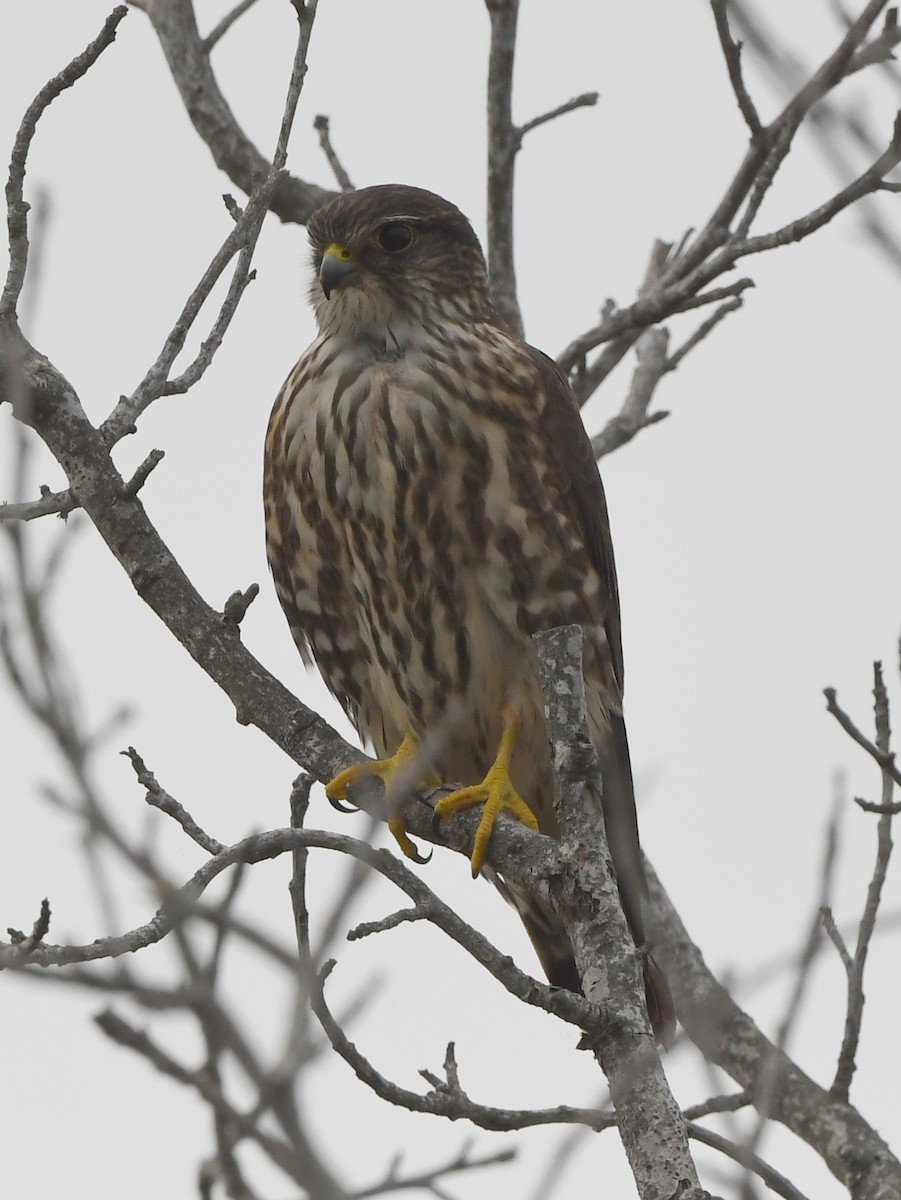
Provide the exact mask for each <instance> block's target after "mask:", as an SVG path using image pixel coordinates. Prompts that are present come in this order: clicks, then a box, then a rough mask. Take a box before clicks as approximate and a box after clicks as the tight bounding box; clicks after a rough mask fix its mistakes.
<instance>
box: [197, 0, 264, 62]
mask: <svg viewBox="0 0 901 1200" xmlns="http://www.w3.org/2000/svg"><path fill="white" fill-rule="evenodd" d="M256 2H257V0H241V2H240V4H236V5H235V7H234V8H233V9H232V10H231V12H227V13H226V14H225V16H224V17H223V18H222V20H221V21H220V22H219V23H218V25H214V26H213V28H212V29H211V30H210V32H209V33H208V34H207V35H206V37H205V38H204V39H203V49H204V51H205V52H206V53H207V54H209V53H210V51H211V50H212V49H213V47H214V46H215V45H216V43H217V42H218V41H219V40H220V39H221V38H222V37H224V36H225V34H226V33H228V31H229V29H231V27H232V25H234V23H235V21H237V20H238V18H239V17H243V16H244V14H245V13H246V12H247V10H248V9H250V8H253V6H254V5H255V4H256Z"/></svg>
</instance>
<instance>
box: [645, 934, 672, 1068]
mask: <svg viewBox="0 0 901 1200" xmlns="http://www.w3.org/2000/svg"><path fill="white" fill-rule="evenodd" d="M644 992H645V997H646V1000H647V1005H648V1016H649V1017H650V1018H651V1028H652V1029H653V1030H654V1036H655V1037H656V1038H657V1041H658V1042H659V1043H660V1045H661V1046H671V1045H672V1043H673V1039H674V1038H675V1036H676V1005H675V1003H674V1001H673V993H672V992H671V991H670V986H669V984H668V983H667V981H666V976H665V975H664V974H663V971H661V969H660V967H658V966H657V964H656V962H654V960H653V958H651V956H650V955H649V954H648V955H646V956H645V960H644Z"/></svg>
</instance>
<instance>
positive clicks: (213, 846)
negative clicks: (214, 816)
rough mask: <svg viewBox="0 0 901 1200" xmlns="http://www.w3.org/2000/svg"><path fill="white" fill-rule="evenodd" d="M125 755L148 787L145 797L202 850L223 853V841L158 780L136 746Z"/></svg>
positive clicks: (140, 780) (141, 781)
mask: <svg viewBox="0 0 901 1200" xmlns="http://www.w3.org/2000/svg"><path fill="white" fill-rule="evenodd" d="M121 753H122V754H123V756H124V757H125V758H127V759H129V761H130V762H131V765H132V767H134V772H135V775H137V777H138V783H140V785H141V786H142V787H143V788H146V789H147V795H146V796H145V797H144V799H145V800H146V801H147V803H148V804H150V805H152V807H153V808H158V809H159V810H160V812H164V813H165V814H166V816H167V817H172V819H173V820H174V821H177V822H178V824H179V825H180V826H181V827H182V829H183V830H184V831H185V833H186V834H187V835H188V837H189V838H190V839H191V841H193V842H196V843H197V845H198V846H200V848H201V849H202V850H205V851H206V852H207V854H212V855H216V854H221V853H222V851H223V850H224V849H225V846H224V845H223V844H222V842H218V841H216V839H215V838H214V837H210V835H209V834H208V833H207V832H206V831H205V830H203V829H201V828H200V826H199V825H198V824H197V822H196V821H195V820H194V818H193V817H192V816H191V814H190V813H189V812H188V810H187V809H186V808H185V807H184V806H183V805H181V804H179V802H178V801H177V800H176V799H175V797H174V796H170V795H169V793H168V792H167V791H166V790H165V789H164V788H162V787H160V785H159V783H158V782H157V779H156V776H155V775H154V774H153V772H152V771H149V770H148V769H147V767H146V765H145V763H144V760H143V758H141V756H140V754H138V752H137V750H135V748H134V746H129V747H128V749H127V750H123V751H122V752H121Z"/></svg>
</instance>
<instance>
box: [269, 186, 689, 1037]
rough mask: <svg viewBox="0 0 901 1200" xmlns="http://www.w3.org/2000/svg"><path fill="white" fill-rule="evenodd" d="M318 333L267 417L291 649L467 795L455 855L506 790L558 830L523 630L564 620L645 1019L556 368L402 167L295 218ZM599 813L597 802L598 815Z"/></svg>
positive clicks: (570, 420)
mask: <svg viewBox="0 0 901 1200" xmlns="http://www.w3.org/2000/svg"><path fill="white" fill-rule="evenodd" d="M309 236H310V242H311V244H312V248H313V267H314V271H315V276H314V280H313V284H312V288H311V293H310V296H311V301H312V305H313V308H314V309H315V313H316V319H317V322H318V326H319V336H318V337H317V338H316V340H315V341H314V342H313V344H312V345H311V346H310V347H309V349H308V350H307V351H306V353H305V354H304V355H303V357H302V358H301V359H300V361H299V362H298V364H297V366H296V367H295V368H294V370H293V371H292V372H291V373H290V375H289V376H288V378H287V380H286V382H285V384H284V386H283V387H282V390H281V392H280V393H279V396H278V399H277V400H276V402H275V407H274V408H273V411H272V416H271V418H270V422H269V429H268V432H267V437H266V453H265V469H264V499H265V515H266V537H267V550H268V556H269V564H270V567H271V570H272V574H273V577H274V580H275V585H276V589H277V591H278V596H279V600H280V601H281V605H282V608H283V609H284V612H285V615H286V617H287V619H288V623H289V625H290V627H291V632H292V634H293V636H294V640H295V642H296V644H297V647H298V649H299V650H300V653H301V655H302V656H303V658H304V660H305V661H306V662H307V663H308V664H310V663H311V662H312V661H313V660H315V662H316V664H317V665H318V667H319V669H320V671H321V672H322V675H323V677H324V679H325V681H326V684H327V685H328V687H329V689H330V690H331V691H332V693H333V694H334V695H335V696H336V697H337V699H338V700H339V701H340V703H341V705H342V706H343V708H344V710H345V712H346V713H347V714H348V716H349V717H350V719H351V721H352V722H353V723H354V725H355V727H356V729H357V730H358V732H359V733H360V735H361V737H363V738H364V739H366V740H367V741H368V742H370V743H371V744H372V746H373V748H374V750H375V752H376V755H377V756H378V757H377V761H375V762H370V763H366V764H362V765H358V766H353V767H349V768H348V769H347V770H346V771H343V772H342V773H341V774H340V775H338V776H337V777H336V778H335V779H333V780H332V781H331V782H330V783H329V784H328V785H327V788H326V792H327V794H328V796H329V797H330V799H332V800H333V801H336V802H339V801H341V800H342V799H344V797H345V795H346V791H347V788H348V787H349V786H350V785H352V783H353V782H354V780H355V779H358V778H359V777H360V775H361V774H365V773H367V772H368V773H375V774H377V775H379V776H380V777H381V778H382V779H383V780H384V781H385V785H386V788H387V790H388V798H389V813H390V819H389V825H390V827H391V830H392V832H393V833H394V835H395V837H396V838H397V840H398V843H399V844H400V846H401V849H402V850H403V851H404V853H405V854H407V855H408V856H409V857H413V858H416V857H417V851H416V847H415V846H414V844H413V842H412V841H411V840H410V838H409V837H408V836H407V834H406V832H405V829H404V824H403V821H402V819H401V817H400V816H399V814H398V813H397V811H396V805H395V806H394V808H393V811H392V806H391V793H392V783H393V784H394V785H395V788H394V790H395V793H396V792H397V790H398V780H403V781H405V783H406V786H407V788H409V786H410V784H411V783H414V782H415V783H422V782H424V781H430V782H438V781H455V782H459V783H461V784H462V785H463V787H462V789H461V790H458V791H456V792H454V793H452V794H451V795H448V796H445V797H443V798H442V799H441V800H440V801H439V802H438V804H437V807H436V815H437V819H439V820H440V819H441V818H443V817H446V816H448V815H449V814H450V813H452V812H455V811H457V810H458V809H460V808H466V807H470V806H476V805H480V806H482V816H481V820H480V824H479V827H478V831H477V834H476V838H475V843H474V846H473V851H472V868H473V874H478V873H479V872H480V870H481V869H482V866H483V863H485V856H486V850H487V847H488V843H489V840H490V836H491V831H492V828H493V825H494V821H495V819H496V817H497V816H498V814H499V813H501V812H506V813H509V814H511V815H512V816H514V817H515V818H516V819H518V820H519V821H521V822H522V823H523V824H525V825H527V826H529V827H530V828H532V829H538V830H540V831H541V832H542V833H545V834H548V835H550V836H551V837H554V836H556V833H557V828H556V822H555V816H554V808H553V803H552V798H553V780H552V774H551V760H550V751H549V747H548V735H547V728H546V725H545V720H544V712H543V707H542V698H541V692H540V689H539V685H538V676H537V666H536V657H535V650H534V647H533V642H532V635H533V634H535V633H536V632H538V631H540V630H545V629H551V628H554V627H555V626H559V625H569V624H579V625H581V627H582V629H583V633H584V672H585V685H586V697H587V702H588V710H589V723H590V733H591V737H592V740H593V742H594V745H595V748H596V750H597V753H598V756H599V761H600V765H601V773H602V782H603V820H604V823H605V828H606V832H607V838H608V842H609V845H610V851H611V856H612V859H613V864H614V867H615V870H616V875H617V881H618V885H619V891H620V896H621V899H622V904H623V909H624V912H625V915H626V919H627V921H628V924H629V928H630V930H631V933H632V936H633V938H634V940H635V943H636V945H637V946H638V948H639V950H641V951H642V952H643V958H644V967H645V972H644V973H645V985H646V989H645V990H646V992H647V997H648V1008H649V1013H650V1016H651V1019H652V1023H653V1024H654V1027H655V1031H656V1032H657V1035H658V1037H663V1038H665V1037H666V1036H667V1035H668V1034H669V1032H670V1030H671V1025H672V1002H671V998H670V996H669V992H668V988H667V986H666V983H665V980H664V979H663V977H662V975H661V973H660V972H659V969H657V968H656V967H655V965H654V963H653V960H651V959H650V958H648V956H647V954H646V952H645V950H644V944H645V934H644V920H643V914H642V907H643V904H644V902H645V899H646V895H647V884H646V881H645V876H644V868H643V866H642V860H641V851H640V848H639V842H638V825H637V819H636V814H635V800H634V794H633V788H632V772H631V767H630V762H629V749H628V743H627V741H626V729H625V725H624V723H623V716H622V694H623V662H622V645H621V638H620V613H619V599H618V595H617V585H616V570H615V566H614V561H613V548H612V544H611V540H610V531H609V526H608V520H607V507H606V502H605V499H604V491H603V487H602V484H601V479H600V476H599V474H598V470H597V464H596V462H595V459H594V455H593V453H592V449H591V442H590V440H589V438H588V436H587V434H586V432H585V429H584V426H583V424H582V419H581V416H580V414H579V410H578V406H577V404H576V401H575V398H574V396H573V393H572V390H571V389H570V386H569V383H568V381H567V379H566V377H565V375H564V374H563V373H562V372H561V371H560V370H559V368H558V367H557V366H556V364H555V363H554V362H553V361H552V360H551V359H550V358H548V357H547V356H546V355H544V354H542V353H541V352H540V351H538V350H535V349H534V348H533V347H531V346H529V345H527V344H526V343H525V342H523V341H522V340H521V339H520V338H518V337H516V336H515V335H514V334H513V333H512V332H511V331H510V329H509V328H508V327H507V326H506V324H505V323H504V321H503V320H502V318H501V317H500V316H499V315H498V313H497V311H496V309H495V307H494V305H493V303H492V300H491V295H490V290H489V283H488V273H487V269H486V265H485V260H484V257H483V255H482V250H481V247H480V246H479V242H478V239H477V238H476V235H475V233H474V232H473V229H472V227H471V226H470V224H469V222H468V221H467V219H466V218H465V217H464V216H463V214H462V213H461V212H460V211H459V209H457V208H456V207H455V206H454V205H453V204H451V203H449V202H448V201H447V200H444V199H442V198H441V197H440V196H437V195H434V194H433V193H432V192H427V191H423V190H421V189H419V188H413V187H404V186H399V185H385V186H380V187H370V188H364V189H362V190H360V191H357V192H351V193H347V194H344V195H341V196H339V197H337V199H334V200H332V201H331V202H330V203H329V204H327V205H326V206H325V207H323V208H320V209H319V210H318V211H317V212H316V213H314V214H313V216H312V218H311V219H310V222H309ZM598 819H601V814H600V813H599V814H598ZM485 873H486V874H488V875H489V876H490V877H491V878H492V880H493V881H494V882H496V883H497V885H498V886H499V887H500V889H501V890H502V891H503V893H504V894H505V896H506V897H507V898H508V899H509V900H510V901H511V902H512V903H513V904H514V905H515V906H516V908H517V909H518V911H519V913H520V915H521V917H522V919H523V921H524V923H525V926H526V929H527V931H528V933H529V936H530V938H531V940H532V942H533V944H534V946H535V949H536V951H537V953H538V957H539V959H540V960H541V963H542V966H543V968H544V970H545V973H546V974H547V977H548V979H549V981H550V982H551V983H552V984H555V985H558V986H561V987H567V988H570V989H571V990H575V991H578V990H579V988H580V979H579V974H578V971H577V969H576V965H575V962H574V961H573V956H572V949H571V947H570V945H569V941H568V939H567V936H566V932H565V930H564V928H563V925H562V922H561V921H560V920H559V918H556V917H555V916H554V914H553V913H551V912H546V911H543V910H542V909H541V908H540V907H539V906H538V905H537V904H536V902H535V901H534V900H532V899H530V898H529V897H528V896H526V895H525V894H522V893H520V891H519V890H518V889H516V888H514V887H513V886H511V885H508V884H506V883H505V882H504V881H503V880H500V879H498V878H497V876H496V875H495V874H494V872H493V871H491V868H490V866H489V865H488V864H485Z"/></svg>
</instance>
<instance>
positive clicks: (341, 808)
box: [326, 794, 360, 816]
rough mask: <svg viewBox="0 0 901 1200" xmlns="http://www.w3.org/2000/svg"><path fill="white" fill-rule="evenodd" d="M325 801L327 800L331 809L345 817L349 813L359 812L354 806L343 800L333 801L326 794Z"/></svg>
mask: <svg viewBox="0 0 901 1200" xmlns="http://www.w3.org/2000/svg"><path fill="white" fill-rule="evenodd" d="M326 799H327V800H328V802H329V804H330V805H331V806H332V808H334V809H336V810H337V811H338V812H339V813H344V815H345V816H348V815H349V814H350V813H355V812H359V811H360V810H359V809H358V808H357V806H356V805H355V804H348V803H347V802H346V801H344V800H337V799H334V798H333V797H332V796H329V795H328V794H326Z"/></svg>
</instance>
